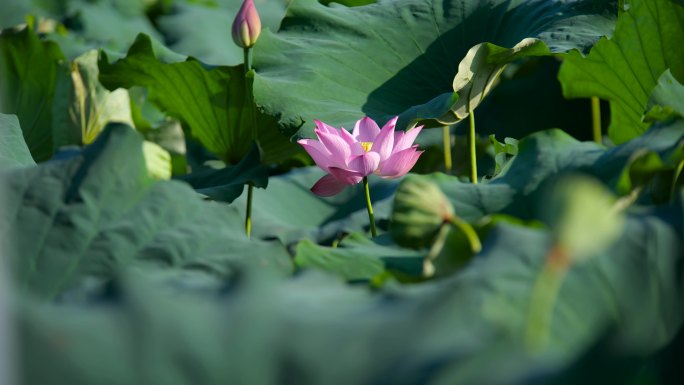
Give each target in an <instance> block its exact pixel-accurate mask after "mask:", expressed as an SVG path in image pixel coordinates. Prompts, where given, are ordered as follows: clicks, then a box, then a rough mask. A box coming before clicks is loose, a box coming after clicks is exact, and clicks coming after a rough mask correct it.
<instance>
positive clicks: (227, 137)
mask: <svg viewBox="0 0 684 385" xmlns="http://www.w3.org/2000/svg"><path fill="white" fill-rule="evenodd" d="M99 67H100V81H101V82H102V84H103V85H104V86H105V87H107V88H108V89H110V90H114V89H116V88H119V87H123V88H130V87H135V86H141V87H145V88H147V90H148V92H149V93H148V97H149V99H150V100H151V101H152V102H153V103H155V104H156V105H157V106H159V108H161V109H162V110H164V111H166V112H167V113H168V114H169V115H171V116H173V117H175V118H177V119H179V120H181V121H182V122H183V123H184V124H185V125H186V127H187V128H188V129H189V130H190V132H191V134H192V135H193V136H194V137H196V138H197V139H198V140H199V141H200V142H201V143H202V144H203V145H204V146H205V147H206V148H207V149H208V150H209V151H211V152H212V153H214V154H215V155H216V156H218V157H219V158H220V159H222V160H223V161H225V162H226V163H229V164H236V163H238V162H239V161H240V159H242V158H243V157H244V156H245V155H246V154H247V153H248V152H249V150H250V148H251V147H250V146H251V143H252V132H251V129H250V127H251V117H250V114H251V112H250V111H251V109H250V108H248V105H247V99H246V98H245V79H246V77H245V75H244V74H243V67H242V66H236V67H225V66H222V67H214V68H206V67H205V66H204V65H203V64H202V63H200V62H199V61H197V60H194V59H192V58H188V59H187V60H186V61H184V62H167V61H166V60H165V58H162V57H157V55H156V51H155V49H154V47H153V45H152V42H151V40H150V38H149V37H147V36H145V35H139V36H138V38H137V39H136V41H135V43H134V44H133V45H132V46H131V48H130V49H129V50H128V54H127V55H126V57H125V58H124V59H121V60H118V61H115V62H113V63H110V62H109V59H108V57H107V55H106V54H104V53H103V54H102V58H101V60H100V63H99ZM250 76H251V74H250ZM247 79H250V78H249V77H247ZM257 126H258V128H259V131H258V133H257V136H258V139H259V142H260V145H261V148H262V150H263V152H264V158H263V159H262V160H263V161H264V162H265V163H269V162H274V161H279V160H283V159H288V158H290V157H292V156H293V154H297V153H301V152H302V150H301V149H300V148H299V146H297V145H295V144H292V143H290V142H289V141H288V140H287V138H286V137H284V136H283V135H281V134H280V133H279V132H278V130H277V128H276V126H275V124H274V121H273V120H272V119H271V118H270V117H268V116H263V115H259V116H257Z"/></svg>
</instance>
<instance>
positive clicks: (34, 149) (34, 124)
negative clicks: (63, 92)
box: [0, 27, 64, 162]
mask: <svg viewBox="0 0 684 385" xmlns="http://www.w3.org/2000/svg"><path fill="white" fill-rule="evenodd" d="M63 61H64V55H62V52H61V51H60V49H59V47H58V46H57V44H55V43H51V42H43V41H41V40H40V39H38V36H36V34H35V32H34V31H33V30H32V29H31V28H29V27H26V28H23V29H21V30H3V31H2V34H0V113H5V114H14V115H17V118H19V123H20V125H21V129H22V131H23V133H24V139H25V140H26V144H27V145H28V147H29V149H30V150H31V155H32V156H33V158H34V159H35V160H36V161H38V162H41V161H44V160H46V159H48V158H50V156H52V153H53V151H54V146H53V138H52V132H51V130H52V100H53V97H54V93H55V84H56V83H57V81H58V78H59V77H60V76H62V72H61V71H60V70H59V68H60V65H61V63H62V62H63Z"/></svg>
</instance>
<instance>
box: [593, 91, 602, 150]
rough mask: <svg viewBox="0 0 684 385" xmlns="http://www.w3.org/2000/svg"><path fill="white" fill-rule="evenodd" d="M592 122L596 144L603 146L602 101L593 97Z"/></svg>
mask: <svg viewBox="0 0 684 385" xmlns="http://www.w3.org/2000/svg"><path fill="white" fill-rule="evenodd" d="M591 121H592V128H593V133H594V142H596V143H598V144H601V142H602V140H601V100H599V98H597V97H596V96H592V97H591Z"/></svg>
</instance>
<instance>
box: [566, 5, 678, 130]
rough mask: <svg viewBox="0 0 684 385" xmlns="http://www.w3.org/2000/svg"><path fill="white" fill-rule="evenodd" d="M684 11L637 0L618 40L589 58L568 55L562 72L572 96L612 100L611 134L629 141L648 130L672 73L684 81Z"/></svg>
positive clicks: (622, 18)
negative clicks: (651, 107)
mask: <svg viewBox="0 0 684 385" xmlns="http://www.w3.org/2000/svg"><path fill="white" fill-rule="evenodd" d="M682 41H684V7H682V6H681V4H677V3H676V2H674V1H672V0H634V1H630V2H629V10H628V11H626V12H624V13H622V14H621V16H620V17H619V19H618V22H617V25H616V28H615V35H614V36H613V38H612V39H602V40H601V41H599V42H598V43H597V44H596V46H595V47H594V48H592V50H591V52H590V53H589V55H587V57H586V58H584V57H582V55H580V54H579V52H571V53H570V54H569V55H567V56H566V57H565V60H564V63H563V66H562V67H561V70H560V73H559V79H560V81H561V83H562V84H563V93H564V94H565V95H566V96H567V97H589V96H598V97H600V98H602V99H607V100H609V101H610V108H611V114H610V116H611V125H610V127H609V128H608V134H609V136H610V138H611V140H612V141H613V142H615V143H623V142H625V141H627V140H629V139H632V138H634V137H636V136H638V135H641V134H642V133H644V132H645V131H646V129H647V128H648V123H644V122H642V119H641V117H642V115H643V113H644V109H645V108H646V104H647V102H648V99H649V96H650V95H651V92H652V91H653V88H654V87H655V86H656V84H657V82H658V78H659V77H660V76H661V75H662V73H663V72H664V71H665V70H666V69H670V71H671V72H672V75H674V77H675V78H677V79H680V80H682V79H684V55H682V54H681V43H682Z"/></svg>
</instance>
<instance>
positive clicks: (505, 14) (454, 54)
mask: <svg viewBox="0 0 684 385" xmlns="http://www.w3.org/2000/svg"><path fill="white" fill-rule="evenodd" d="M605 12H610V14H612V13H613V10H612V9H611V7H610V6H609V4H608V2H607V1H601V2H598V3H597V2H595V1H573V2H566V1H516V2H511V1H503V0H496V1H489V2H482V1H475V0H458V1H447V0H401V1H381V2H379V3H377V4H371V5H368V6H364V7H352V8H347V7H331V8H329V7H325V6H323V5H321V4H320V3H318V2H317V1H316V0H295V1H294V2H293V3H292V4H291V5H290V7H289V8H288V14H287V16H286V18H285V19H284V20H283V22H282V24H281V29H280V31H279V32H278V33H277V34H272V33H264V34H263V35H262V37H260V40H259V42H258V43H257V45H256V46H255V56H254V63H255V67H256V69H257V77H256V80H255V94H256V101H257V104H259V105H260V106H262V107H263V108H265V110H266V111H267V112H269V113H271V114H274V115H277V116H278V117H279V122H280V125H281V126H282V127H284V128H290V129H296V128H298V127H299V126H300V125H302V124H304V123H306V125H307V126H306V128H309V129H310V128H311V127H313V120H314V119H320V120H323V121H325V122H326V123H330V124H333V125H338V126H339V125H345V126H346V127H347V128H351V127H352V126H353V122H354V121H356V120H357V119H359V118H360V117H361V116H363V115H364V114H365V115H370V116H371V117H373V118H375V119H378V120H380V121H383V120H387V119H388V118H390V117H392V116H394V115H399V114H402V113H404V112H405V111H407V110H409V109H411V108H413V107H414V106H421V105H423V104H426V103H429V105H428V106H424V107H423V109H429V110H430V111H434V110H439V111H441V113H440V115H442V114H444V113H445V112H447V111H448V110H449V108H451V106H452V104H453V103H455V102H457V100H458V99H456V95H455V94H454V91H455V90H454V88H453V87H454V80H455V78H454V76H455V75H457V72H459V63H460V62H461V60H462V59H463V58H464V57H465V56H466V54H467V53H468V51H469V50H470V49H471V47H473V46H475V45H477V44H479V43H482V42H489V43H491V44H490V45H484V46H480V47H481V49H476V51H473V52H474V53H475V52H480V54H478V55H475V54H474V55H473V57H472V58H471V59H475V58H476V59H478V60H477V61H476V63H475V64H477V65H482V66H483V70H484V72H483V73H480V70H479V69H478V70H477V80H478V84H477V85H476V87H474V88H473V91H472V92H470V93H471V94H472V96H473V97H475V96H476V95H479V94H480V93H481V91H482V90H481V89H480V88H481V87H482V86H484V85H488V84H490V81H487V79H490V80H491V79H492V78H493V77H495V75H496V74H497V73H498V71H499V70H500V64H502V63H505V62H507V61H508V60H514V59H515V58H517V57H519V56H521V55H523V54H524V52H526V50H529V52H528V53H530V54H541V53H545V52H546V51H545V50H546V49H547V48H548V50H550V52H565V51H567V50H569V49H572V48H579V49H583V50H584V49H587V48H588V47H590V46H591V45H592V44H593V43H595V42H596V41H597V40H598V39H599V37H600V36H602V35H609V34H610V33H611V28H612V16H606V15H605ZM525 38H536V39H539V40H540V41H541V42H536V43H535V42H534V41H531V40H527V41H526V43H524V44H523V46H521V47H519V48H520V50H515V51H511V50H509V49H508V48H510V47H514V46H515V45H516V44H518V43H520V42H521V41H522V40H523V39H525ZM527 42H529V43H530V44H529V45H528V44H527ZM494 45H496V46H499V47H495V46H494ZM502 47H507V48H502ZM485 51H487V52H485ZM516 52H520V53H519V54H517V53H516ZM464 66H467V64H464ZM466 76H467V73H466V72H464V73H460V74H459V75H457V76H456V79H457V80H459V81H458V83H459V84H458V85H459V86H463V87H465V88H464V89H470V88H468V87H469V86H470V85H472V84H471V83H468V82H465V83H463V82H462V81H461V80H465V77H466ZM480 80H484V82H481V81H480ZM462 97H465V96H464V95H462ZM412 114H413V112H412ZM425 115H427V114H425ZM303 134H304V135H308V134H310V131H305V132H303Z"/></svg>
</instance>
